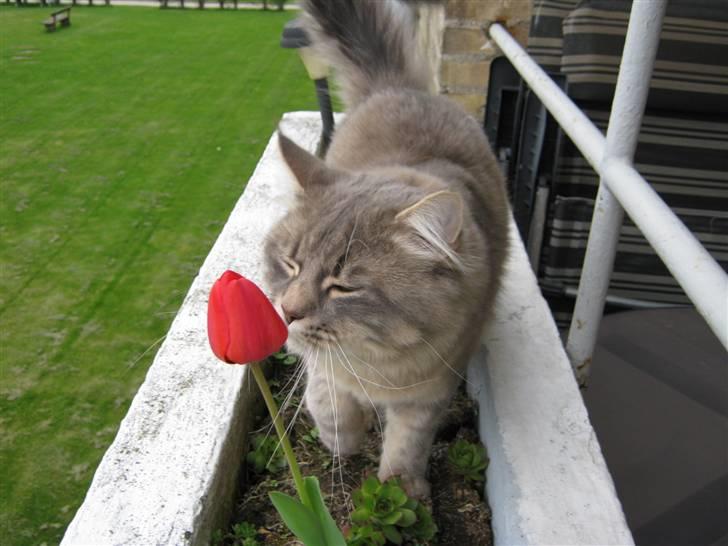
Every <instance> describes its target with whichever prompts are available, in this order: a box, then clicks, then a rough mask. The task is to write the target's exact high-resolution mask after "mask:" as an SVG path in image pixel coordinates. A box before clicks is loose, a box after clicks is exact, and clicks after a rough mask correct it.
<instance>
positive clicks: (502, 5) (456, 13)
mask: <svg viewBox="0 0 728 546" xmlns="http://www.w3.org/2000/svg"><path fill="white" fill-rule="evenodd" d="M445 13H446V15H447V18H448V19H461V20H471V21H479V22H481V23H482V22H486V21H506V20H508V19H514V18H517V19H521V18H526V19H527V18H528V17H530V13H531V2H530V0H448V2H447V5H446V6H445Z"/></svg>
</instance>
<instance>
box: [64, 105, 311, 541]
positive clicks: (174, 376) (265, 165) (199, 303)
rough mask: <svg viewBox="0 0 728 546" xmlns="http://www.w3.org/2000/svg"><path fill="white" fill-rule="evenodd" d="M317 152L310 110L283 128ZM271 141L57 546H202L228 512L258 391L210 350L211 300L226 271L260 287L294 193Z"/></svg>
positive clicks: (240, 369) (243, 371)
mask: <svg viewBox="0 0 728 546" xmlns="http://www.w3.org/2000/svg"><path fill="white" fill-rule="evenodd" d="M281 125H282V127H283V128H284V130H285V131H286V132H287V134H289V135H290V136H291V137H292V138H293V139H294V140H296V141H297V142H299V143H301V144H303V145H305V146H307V147H308V148H309V149H311V150H313V149H315V146H316V143H317V140H318V135H319V131H320V123H319V122H318V120H317V116H316V114H315V113H291V114H287V115H286V116H285V117H284V119H283V120H282V122H281ZM281 165H282V163H281V159H280V156H279V152H278V146H277V143H276V142H275V141H274V137H273V138H272V139H271V141H270V142H269V144H268V146H267V148H266V150H265V152H264V154H263V157H262V158H261V160H260V162H259V163H258V166H257V168H256V170H255V172H254V174H253V176H252V177H251V179H250V181H249V182H248V185H247V187H246V189H245V192H244V194H243V195H242V196H241V198H240V199H239V201H238V202H237V204H236V206H235V208H234V210H233V212H232V213H231V215H230V218H229V219H228V222H227V223H226V225H225V227H224V228H223V230H222V232H221V234H220V236H219V237H218V239H217V241H216V242H215V245H214V246H213V248H212V250H211V251H210V253H209V255H208V256H207V258H206V260H205V262H204V264H203V265H202V267H201V268H200V271H199V274H198V275H197V277H196V278H195V279H194V281H193V283H192V286H191V287H190V290H189V292H188V294H187V296H186V298H185V300H184V303H183V304H182V306H181V308H180V310H179V312H178V314H177V316H176V318H175V319H174V321H173V323H172V325H171V327H170V330H169V332H168V334H167V338H166V340H165V341H164V343H163V344H162V346H161V348H160V349H159V352H158V353H157V355H156V357H155V359H154V362H153V363H152V365H151V367H150V369H149V371H148V373H147V377H146V379H145V381H144V383H143V384H142V386H141V387H140V389H139V391H138V392H137V394H136V396H135V397H134V400H133V401H132V404H131V406H130V408H129V411H128V413H127V415H126V417H125V418H124V419H123V421H122V423H121V425H120V428H119V431H118V433H117V435H116V438H115V440H114V442H113V443H112V445H111V446H110V447H109V449H108V450H107V452H106V454H105V455H104V457H103V459H102V461H101V463H100V465H99V467H98V468H97V470H96V473H95V475H94V478H93V481H92V483H91V486H90V488H89V490H88V492H87V494H86V498H85V500H84V502H83V504H82V506H81V507H80V508H79V510H78V512H77V513H76V515H75V517H74V519H73V521H72V522H71V524H70V525H69V527H68V529H67V530H66V533H65V536H64V538H63V541H62V544H63V545H80V544H88V545H93V546H101V545H107V544H108V545H111V544H114V545H116V544H130V545H135V544H158V545H161V544H175V545H177V544H205V545H206V544H208V543H209V538H210V534H211V532H212V530H213V529H214V528H215V527H216V526H218V525H220V524H221V523H223V520H224V518H225V517H226V515H227V514H228V513H229V509H230V507H231V503H232V495H233V492H234V489H235V484H236V481H237V473H238V470H239V468H240V458H241V456H243V453H242V448H243V440H244V438H245V434H246V433H247V430H246V428H245V427H246V422H249V419H248V412H249V411H250V401H251V397H250V396H248V393H249V392H250V390H251V389H256V388H257V387H256V386H255V384H254V383H253V382H252V381H251V379H250V378H249V377H248V374H247V369H246V368H244V367H241V366H226V365H223V364H222V363H220V361H218V360H217V359H216V358H215V357H214V356H213V354H212V352H211V351H210V349H209V346H208V343H207V334H206V309H207V295H208V293H209V290H210V287H211V286H212V284H213V282H214V281H215V279H217V277H218V276H219V275H220V274H221V273H222V272H223V271H224V270H226V269H234V270H236V271H239V272H240V273H242V274H243V275H245V276H247V277H249V278H251V279H253V280H255V281H258V282H262V269H261V268H262V260H261V253H262V246H263V241H264V237H265V234H266V233H267V232H268V230H269V229H270V227H271V226H272V225H273V223H274V222H275V221H276V220H277V219H278V218H280V217H281V216H282V215H283V214H284V213H285V210H286V209H287V206H288V204H289V203H290V198H291V196H292V194H293V191H292V186H291V184H292V181H291V179H290V176H289V175H288V173H287V172H286V171H285V169H282V168H281Z"/></svg>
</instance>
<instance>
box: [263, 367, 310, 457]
mask: <svg viewBox="0 0 728 546" xmlns="http://www.w3.org/2000/svg"><path fill="white" fill-rule="evenodd" d="M302 362H303V361H302ZM304 373H305V368H304V366H303V364H302V363H301V364H300V365H299V366H298V367H297V368H296V371H295V372H294V375H293V377H291V379H289V380H288V383H290V382H291V380H292V379H294V378H295V381H294V383H293V386H292V387H291V389H290V390H289V391H288V394H287V395H286V398H285V399H284V400H283V403H282V404H281V406H280V407H279V408H278V413H277V414H276V417H275V419H278V417H279V416H281V415H283V412H284V411H285V410H286V409H287V408H288V406H289V405H290V403H291V399H292V398H293V396H294V395H295V393H296V390H297V389H298V385H299V383H300V382H301V378H302V377H303V375H304ZM288 383H286V385H288ZM283 388H285V387H283ZM281 390H283V389H281ZM302 407H303V405H302V404H301V401H300V400H299V401H298V406H297V407H296V411H295V412H294V414H293V417H292V418H291V420H290V422H289V423H288V425H287V426H286V436H288V435H289V433H290V431H291V430H292V428H293V425H294V424H295V422H296V419H297V418H298V414H299V413H300V412H301V408H302ZM273 426H274V425H273V421H271V423H270V425H269V426H268V430H267V431H266V433H265V439H268V436H270V434H271V432H272V431H273ZM281 442H282V440H281V439H280V438H279V439H278V443H277V444H276V447H275V449H274V450H273V453H272V454H271V456H270V459H269V460H268V463H266V465H267V464H269V463H270V462H271V461H272V460H273V457H275V455H276V452H277V451H278V449H279V448H280V447H281Z"/></svg>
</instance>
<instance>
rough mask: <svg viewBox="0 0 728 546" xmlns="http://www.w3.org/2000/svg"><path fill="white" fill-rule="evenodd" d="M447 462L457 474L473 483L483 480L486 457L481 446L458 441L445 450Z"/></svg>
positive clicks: (486, 464)
mask: <svg viewBox="0 0 728 546" xmlns="http://www.w3.org/2000/svg"><path fill="white" fill-rule="evenodd" d="M447 460H448V463H450V466H451V468H452V469H453V470H454V471H455V472H457V473H458V474H461V475H463V476H465V477H466V478H468V479H471V480H473V481H478V482H481V481H483V480H484V473H485V472H484V471H485V469H486V468H487V467H488V456H487V455H486V453H485V448H484V447H483V445H482V444H479V443H473V442H468V441H467V440H458V441H457V442H455V443H454V444H453V445H451V446H450V448H449V449H448V450H447Z"/></svg>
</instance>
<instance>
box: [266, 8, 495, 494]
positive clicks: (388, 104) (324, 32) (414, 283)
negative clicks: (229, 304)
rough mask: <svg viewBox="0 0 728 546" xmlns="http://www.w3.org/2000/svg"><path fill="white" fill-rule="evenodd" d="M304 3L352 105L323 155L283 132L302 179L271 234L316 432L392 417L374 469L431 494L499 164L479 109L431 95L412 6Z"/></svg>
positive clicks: (273, 276)
mask: <svg viewBox="0 0 728 546" xmlns="http://www.w3.org/2000/svg"><path fill="white" fill-rule="evenodd" d="M303 8H304V11H305V15H304V17H305V19H306V22H307V23H306V24H307V25H308V30H309V32H310V34H311V35H312V36H313V37H314V45H315V47H317V48H318V50H319V52H320V53H321V54H322V55H324V56H325V57H326V58H327V59H328V61H329V62H330V63H331V65H332V66H333V67H334V68H335V70H336V72H337V75H338V83H339V86H340V89H341V91H342V95H343V98H344V101H345V104H346V106H347V110H348V113H347V116H346V119H345V121H344V122H343V123H342V124H341V125H340V126H339V127H338V128H337V130H336V133H335V135H334V139H333V141H332V143H331V147H330V149H329V151H328V154H327V156H326V159H325V161H322V160H320V159H318V158H316V157H314V156H313V155H311V154H309V153H308V152H306V151H305V150H303V149H302V148H300V147H299V146H297V145H296V144H295V143H293V142H292V141H291V140H290V139H288V138H287V137H285V136H284V135H283V134H280V135H279V143H280V148H281V152H282V154H283V157H284V159H285V161H286V163H287V164H288V166H289V167H290V169H291V171H292V172H293V174H294V176H295V178H296V179H297V181H298V183H299V185H300V189H301V191H300V195H299V196H298V200H297V203H296V205H295V206H294V208H293V209H292V210H291V211H290V212H289V213H288V214H287V216H285V217H284V218H283V219H282V220H281V222H280V223H279V224H278V225H277V226H276V227H275V228H274V229H273V230H272V232H271V233H270V236H269V238H268V241H267V246H266V249H265V251H266V265H267V275H268V281H269V288H270V289H271V292H272V294H273V296H274V302H275V303H276V305H277V307H278V308H279V310H280V312H281V313H282V314H283V316H284V317H285V319H286V321H287V322H288V325H289V330H290V337H289V342H288V347H289V350H292V351H294V352H297V353H299V354H300V355H302V357H303V359H304V362H305V365H306V371H307V379H308V381H307V387H306V394H305V403H306V406H307V408H308V410H309V412H310V413H311V415H312V416H313V419H314V421H315V422H316V425H317V426H318V428H319V430H320V438H321V440H322V441H323V442H324V444H326V446H328V448H329V449H331V450H332V451H335V452H336V453H339V454H341V455H346V454H350V453H353V452H355V451H356V450H357V447H358V445H359V443H360V441H361V440H362V437H363V435H364V434H366V433H367V432H368V431H369V429H370V427H371V426H372V425H373V424H374V425H376V426H384V439H383V448H382V454H381V461H380V467H379V478H380V479H381V480H385V479H387V478H389V477H391V476H399V477H400V479H401V482H402V484H403V485H404V487H405V488H406V489H407V490H408V492H409V493H410V494H412V495H416V496H425V495H427V494H428V493H429V485H428V482H427V480H426V476H425V473H426V470H427V461H428V457H429V452H430V448H431V445H432V441H433V437H434V434H435V428H436V426H437V423H438V417H439V416H440V415H441V414H442V413H443V411H444V410H445V408H446V406H447V404H448V402H449V400H450V398H451V396H452V395H453V393H454V391H455V390H456V388H457V386H458V384H459V382H460V380H461V378H462V376H463V375H464V373H465V368H466V365H467V362H468V359H469V357H470V356H471V355H472V353H473V352H474V350H475V349H476V347H477V344H478V340H479V336H480V333H481V330H482V327H483V325H484V322H485V321H486V320H487V318H488V316H489V313H490V311H491V309H492V307H493V302H494V298H495V294H496V291H497V289H498V285H499V278H500V276H501V272H502V269H503V262H504V260H505V257H506V249H507V219H508V210H509V209H508V204H507V199H506V192H505V189H504V183H503V178H502V175H501V173H500V172H499V168H498V166H497V163H496V161H495V159H494V157H493V154H492V152H491V151H490V149H489V147H488V144H487V141H486V139H485V137H484V135H483V132H482V130H481V129H480V127H479V126H478V124H477V123H476V121H475V120H474V119H472V118H471V117H469V116H468V115H467V114H466V113H465V112H464V111H463V110H461V108H460V107H459V106H457V105H455V104H454V103H452V102H451V101H449V100H448V99H446V98H442V97H437V96H431V95H429V94H428V93H427V89H428V82H429V81H430V75H429V74H428V73H427V68H426V67H427V64H426V63H424V62H421V61H420V60H419V59H418V54H417V51H416V46H415V44H416V40H415V21H414V16H413V13H412V11H411V8H410V6H407V5H406V4H404V3H400V2H398V1H396V0H391V1H387V0H306V1H304V2H303ZM375 409H376V414H375V413H374V411H375ZM380 416H381V417H380ZM375 417H376V418H377V419H379V421H380V422H379V423H377V419H375Z"/></svg>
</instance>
